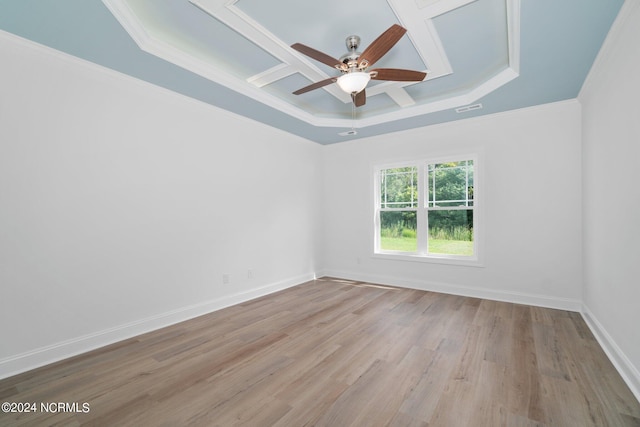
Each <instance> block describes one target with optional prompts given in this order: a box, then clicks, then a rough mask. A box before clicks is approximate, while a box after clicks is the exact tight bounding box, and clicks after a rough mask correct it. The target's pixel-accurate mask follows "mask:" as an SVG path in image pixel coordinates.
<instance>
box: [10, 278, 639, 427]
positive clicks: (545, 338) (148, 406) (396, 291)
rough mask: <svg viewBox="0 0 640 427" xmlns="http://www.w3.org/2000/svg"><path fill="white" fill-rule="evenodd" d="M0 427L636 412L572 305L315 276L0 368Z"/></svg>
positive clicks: (534, 422)
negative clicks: (5, 371) (55, 359)
mask: <svg viewBox="0 0 640 427" xmlns="http://www.w3.org/2000/svg"><path fill="white" fill-rule="evenodd" d="M0 402H23V403H24V402H33V403H37V405H40V404H41V403H42V402H44V403H51V402H54V403H55V402H63V403H71V404H72V403H74V402H76V403H78V409H79V410H82V409H83V406H82V405H83V403H88V405H89V411H88V412H87V413H75V412H74V413H68V412H58V413H55V414H50V413H49V414H47V413H42V412H41V411H40V408H38V412H37V413H22V414H15V413H0V425H2V426H13V425H46V426H50V425H64V426H69V425H98V426H105V425H108V426H125V425H129V426H187V425H202V426H225V427H226V426H235V425H246V426H284V427H299V426H332V427H347V426H364V427H371V426H402V427H411V426H429V427H434V426H446V427H456V426H474V427H482V426H490V427H494V426H514V427H517V426H560V427H573V426H576V427H578V426H580V427H583V426H638V425H640V404H639V403H638V401H637V400H635V398H634V397H633V395H632V393H631V392H630V391H629V389H628V388H627V386H626V385H625V384H624V382H623V381H622V379H621V378H620V376H619V375H618V373H617V372H616V370H615V369H614V367H613V366H612V364H611V363H610V362H609V360H608V359H607V357H606V356H605V354H604V353H603V351H602V349H601V348H600V347H599V345H598V344H597V342H596V341H595V339H594V337H593V336H592V334H591V332H590V331H589V329H588V328H587V326H586V324H585V323H584V321H583V319H582V318H581V316H580V315H579V314H578V313H572V312H567V311H561V310H551V309H544V308H537V307H530V306H525V305H517V304H510V303H504V302H495V301H488V300H482V299H475V298H467V297H461V296H453V295H445V294H438V293H433V292H424V291H418V290H410V289H400V288H392V287H387V286H378V285H371V284H367V283H360V282H350V281H344V280H338V279H320V280H316V281H313V282H308V283H305V284H302V285H300V286H296V287H293V288H290V289H287V290H285V291H282V292H278V293H275V294H272V295H269V296H266V297H262V298H259V299H256V300H253V301H249V302H246V303H244V304H239V305H237V306H233V307H230V308H227V309H224V310H220V311H217V312H214V313H211V314H209V315H205V316H202V317H198V318H196V319H193V320H190V321H187V322H183V323H180V324H177V325H174V326H171V327H168V328H165V329H162V330H158V331H155V332H151V333H148V334H145V335H142V336H139V337H136V338H132V339H129V340H126V341H123V342H120V343H117V344H114V345H110V346H108V347H105V348H102V349H99V350H96V351H93V352H90V353H87V354H83V355H81V356H77V357H74V358H71V359H68V360H65V361H62V362H59V363H56V364H53V365H51V366H46V367H43V368H40V369H37V370H34V371H31V372H27V373H24V374H20V375H18V376H15V377H12V378H8V379H5V380H2V381H0Z"/></svg>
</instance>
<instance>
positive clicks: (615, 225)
mask: <svg viewBox="0 0 640 427" xmlns="http://www.w3.org/2000/svg"><path fill="white" fill-rule="evenodd" d="M639 23H640V3H638V2H637V1H630V0H629V1H627V2H626V3H625V5H624V6H623V9H622V10H621V12H620V14H619V17H618V20H617V21H616V23H615V24H614V26H613V28H612V30H611V32H610V33H609V36H608V38H607V41H606V42H605V45H604V46H603V48H602V50H601V52H600V54H599V56H598V59H597V61H596V63H595V65H594V66H593V68H592V70H591V72H590V74H589V77H588V79H587V82H586V83H585V85H584V87H583V89H582V91H581V93H580V96H579V100H580V102H581V103H582V105H583V116H582V137H583V174H584V175H583V176H584V187H583V188H584V195H583V203H584V233H583V239H584V262H583V265H584V284H585V286H584V304H585V313H586V318H587V319H588V320H589V321H590V322H591V326H592V329H595V331H596V332H597V334H598V335H599V338H600V340H601V343H602V344H603V346H604V347H605V349H607V350H608V352H609V354H610V357H611V358H612V359H613V360H614V362H615V363H616V364H617V366H618V369H619V370H620V371H621V373H622V374H623V375H624V376H625V377H626V379H627V380H628V381H627V382H628V383H629V384H630V385H631V386H632V388H633V389H634V392H635V394H636V397H638V399H640V243H639V242H640V185H639V184H638V161H639V159H640V107H638V103H639V102H640V77H639V76H640V25H639Z"/></svg>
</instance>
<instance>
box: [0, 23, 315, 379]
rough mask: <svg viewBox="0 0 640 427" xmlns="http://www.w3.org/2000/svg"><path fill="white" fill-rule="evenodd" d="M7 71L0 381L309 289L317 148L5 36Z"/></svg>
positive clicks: (0, 116) (1, 114)
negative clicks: (226, 279) (260, 298)
mask: <svg viewBox="0 0 640 427" xmlns="http://www.w3.org/2000/svg"><path fill="white" fill-rule="evenodd" d="M0 58H2V67H0V284H1V290H2V292H1V293H2V295H1V297H0V325H2V329H3V331H2V338H1V339H0V377H3V376H8V375H9V374H11V373H14V372H17V371H20V370H24V369H27V368H30V367H33V366H36V365H39V364H43V363H45V362H49V361H51V360H55V359H58V358H62V357H65V356H68V355H70V354H73V353H76V352H81V351H86V350H88V349H89V348H91V347H96V346H100V345H103V344H105V343H107V342H111V341H115V340H118V339H122V338H123V337H126V336H130V335H134V334H137V333H140V332H142V331H145V330H148V329H151V328H155V327H159V326H162V325H164V324H167V323H171V322H175V321H178V320H181V319H184V318H187V317H190V316H195V315H197V314H201V313H204V312H207V311H211V310H213V309H215V308H219V307H221V306H224V305H228V304H232V303H234V302H238V301H241V300H244V299H248V298H250V297H252V296H256V295H260V294H263V293H267V292H271V291H273V290H276V289H280V288H283V287H286V286H290V285H294V284H298V283H300V282H303V281H305V280H309V279H311V278H312V277H313V273H314V272H315V270H316V265H315V259H316V257H317V249H318V246H317V244H316V242H317V241H318V225H319V223H320V218H319V216H318V215H319V213H318V208H319V206H320V205H319V200H318V196H317V194H318V193H319V192H320V191H319V188H320V182H321V178H320V173H321V172H320V161H319V150H320V148H321V147H320V146H319V145H317V144H314V143H311V142H309V141H306V140H303V139H301V138H298V137H295V136H292V135H289V134H286V133H283V132H281V131H278V130H275V129H272V128H269V127H266V126H264V125H261V124H259V123H255V122H252V121H249V120H247V119H244V118H241V117H238V116H235V115H232V114H230V113H227V112H223V111H221V110H218V109H215V108H211V107H209V106H205V105H204V104H201V103H198V102H195V101H192V100H189V99H186V98H184V97H182V96H179V95H176V94H173V93H171V92H167V91H165V90H162V89H159V88H157V87H154V86H151V85H148V84H145V83H142V82H139V81H136V80H133V79H131V78H128V77H124V76H122V75H119V74H116V73H113V72H110V71H107V70H104V69H102V68H100V67H97V66H94V65H91V64H87V63H84V62H81V61H79V60H77V59H74V58H71V57H68V56H65V55H62V54H57V53H55V52H53V51H51V50H49V49H46V48H42V47H37V46H34V45H33V44H31V43H28V42H26V41H22V40H20V39H17V38H15V37H13V36H9V35H7V34H5V33H3V34H0ZM249 269H253V272H254V277H253V279H248V274H247V271H248V270H249ZM224 273H228V274H230V279H231V281H230V283H229V284H227V285H223V284H222V275H223V274H224Z"/></svg>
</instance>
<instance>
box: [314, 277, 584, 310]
mask: <svg viewBox="0 0 640 427" xmlns="http://www.w3.org/2000/svg"><path fill="white" fill-rule="evenodd" d="M322 275H324V276H329V277H339V278H343V279H349V280H358V281H361V282H370V283H377V284H381V285H389V286H399V287H403V288H410V289H419V290H422V291H432V292H441V293H444V294H452V295H460V296H465V297H473V298H484V299H490V300H494V301H504V302H512V303H516V304H527V305H534V306H538V307H546V308H555V309H559V310H567V311H575V312H580V311H581V310H582V301H580V300H578V299H570V298H558V297H553V296H547V295H537V294H527V293H523V292H510V291H504V290H496V289H488V288H482V287H470V286H461V285H452V284H449V283H442V282H432V281H428V280H415V279H407V278H402V277H396V276H381V275H377V274H362V273H355V272H348V271H336V270H327V271H323V272H322ZM318 277H322V276H321V275H320V274H318Z"/></svg>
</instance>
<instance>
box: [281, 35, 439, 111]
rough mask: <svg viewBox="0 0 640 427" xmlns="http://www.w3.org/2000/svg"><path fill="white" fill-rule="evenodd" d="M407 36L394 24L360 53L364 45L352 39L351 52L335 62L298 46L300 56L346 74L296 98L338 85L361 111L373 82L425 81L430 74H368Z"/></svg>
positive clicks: (395, 70)
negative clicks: (360, 45) (367, 90)
mask: <svg viewBox="0 0 640 427" xmlns="http://www.w3.org/2000/svg"><path fill="white" fill-rule="evenodd" d="M406 32H407V30H406V29H405V28H403V27H401V26H400V25H398V24H394V25H392V26H391V27H389V29H388V30H387V31H385V32H384V33H382V34H381V35H380V36H379V37H378V38H377V39H375V40H374V41H373V43H371V44H370V45H369V47H367V48H366V49H365V50H364V52H362V53H360V52H357V49H358V45H359V44H360V37H358V36H349V37H347V39H346V44H347V49H349V52H348V53H346V54H345V55H343V56H342V57H340V59H335V58H333V57H331V56H329V55H327V54H325V53H322V52H320V51H318V50H315V49H313V48H311V47H309V46H305V45H303V44H301V43H295V44H293V45H291V47H292V48H293V49H295V50H297V51H298V52H300V53H303V54H305V55H307V56H308V57H310V58H313V59H315V60H316V61H319V62H322V63H323V64H326V65H328V66H330V67H334V68H336V69H338V70H340V72H341V73H342V75H341V76H339V77H330V78H328V79H324V80H321V81H319V82H316V83H312V84H310V85H309V86H305V87H303V88H301V89H298V90H296V91H295V92H293V93H294V95H300V94H302V93H306V92H309V91H312V90H314V89H318V88H321V87H323V86H327V85H329V84H331V83H337V84H338V86H340V89H342V90H343V91H344V92H346V93H348V94H350V95H351V99H352V100H353V104H354V105H355V106H356V107H360V106H362V105H364V104H365V102H366V100H367V96H366V93H365V88H366V86H367V83H369V80H391V81H402V82H419V81H422V80H424V78H425V77H426V76H427V73H423V72H421V71H413V70H402V69H399V68H374V69H372V70H369V71H367V70H368V68H369V67H370V66H372V65H373V64H374V63H376V62H377V61H378V60H379V59H380V58H382V57H383V56H384V55H385V54H386V53H387V52H388V51H389V50H390V49H391V48H392V47H393V46H394V45H395V44H396V43H398V41H399V40H400V39H401V38H402V36H403V35H404V34H405V33H406Z"/></svg>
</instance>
